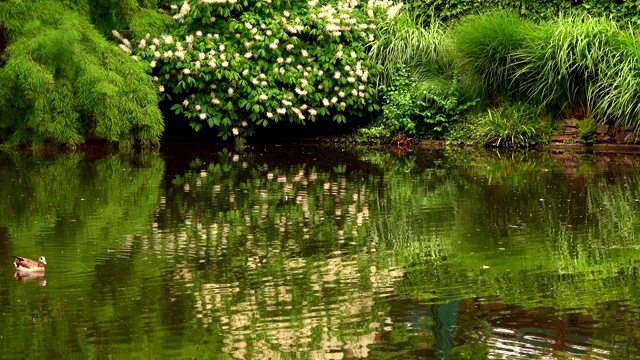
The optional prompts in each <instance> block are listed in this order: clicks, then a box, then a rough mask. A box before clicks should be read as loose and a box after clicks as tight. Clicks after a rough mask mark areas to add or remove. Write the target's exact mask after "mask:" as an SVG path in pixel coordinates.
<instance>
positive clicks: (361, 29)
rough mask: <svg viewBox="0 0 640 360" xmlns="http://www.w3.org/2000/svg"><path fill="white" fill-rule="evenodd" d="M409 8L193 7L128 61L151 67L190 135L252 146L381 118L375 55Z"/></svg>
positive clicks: (261, 3)
mask: <svg viewBox="0 0 640 360" xmlns="http://www.w3.org/2000/svg"><path fill="white" fill-rule="evenodd" d="M400 6H402V4H398V5H394V4H393V3H392V2H391V1H374V0H370V1H369V2H359V1H357V0H346V1H318V0H310V1H308V2H302V1H285V0H258V1H255V0H244V1H237V0H185V1H183V2H180V3H174V4H173V5H171V6H170V8H168V9H166V11H167V12H168V13H169V14H171V15H172V16H173V19H174V20H175V27H174V29H173V30H172V32H171V33H170V34H157V36H155V37H154V36H151V35H147V36H146V37H145V38H143V39H140V40H136V41H135V42H134V43H133V44H132V43H131V42H130V41H129V40H127V39H125V38H124V37H122V36H121V35H120V34H119V33H117V32H114V35H115V36H116V37H117V38H118V39H119V40H120V47H121V48H122V49H123V51H126V52H127V53H130V54H132V55H133V56H135V57H136V58H137V59H139V61H141V62H143V64H145V66H148V70H149V72H150V73H151V74H152V76H153V78H154V80H155V82H156V84H157V89H158V92H160V93H161V96H162V97H163V98H165V99H168V100H170V101H172V102H173V103H174V105H173V107H172V110H174V111H175V112H176V113H178V114H184V116H185V117H186V118H188V119H189V120H190V124H191V126H192V127H193V128H194V129H195V130H199V129H200V128H201V127H202V126H203V125H207V126H210V127H216V128H218V129H219V136H221V137H222V138H223V139H226V138H228V137H230V136H240V137H245V136H248V135H251V134H253V133H254V132H255V128H256V127H257V126H267V125H268V124H269V123H270V122H272V121H275V122H277V121H282V120H289V121H291V122H296V123H301V124H304V123H306V122H307V121H315V120H316V119H318V118H319V117H326V118H332V119H333V120H334V121H337V122H345V121H346V118H347V116H363V115H364V114H365V112H367V111H369V112H370V111H373V110H374V109H378V105H377V102H378V99H377V96H376V84H375V82H376V81H375V80H376V76H377V75H378V73H379V72H380V69H379V68H378V67H377V66H375V65H373V64H372V62H371V61H370V60H369V58H368V56H367V53H366V49H367V45H368V44H370V43H372V42H374V41H375V40H376V35H377V32H376V28H377V26H378V25H379V24H380V23H381V22H383V21H387V20H388V19H389V18H392V17H393V16H395V14H396V12H397V11H398V9H399V8H400Z"/></svg>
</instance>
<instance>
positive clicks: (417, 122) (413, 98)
mask: <svg viewBox="0 0 640 360" xmlns="http://www.w3.org/2000/svg"><path fill="white" fill-rule="evenodd" d="M382 95H383V98H384V99H385V104H384V105H383V106H382V110H383V114H382V117H381V120H380V122H379V123H376V124H374V126H372V127H370V128H366V129H362V130H361V134H363V135H364V136H365V137H373V138H375V137H378V138H382V139H383V140H386V139H389V138H391V137H393V136H394V135H396V134H405V135H409V136H412V135H415V134H416V133H421V134H423V135H431V136H442V134H443V133H446V132H447V130H448V128H449V127H450V126H451V125H452V124H455V123H456V122H458V121H459V120H460V118H461V116H462V115H464V114H466V113H467V112H468V110H469V108H470V107H472V106H474V105H475V103H476V102H477V101H476V100H469V99H467V98H466V97H464V96H463V95H462V94H461V86H460V83H459V82H458V78H457V76H454V77H453V79H452V80H451V81H450V82H448V83H446V82H443V81H419V80H417V79H416V78H415V77H414V76H411V75H410V74H408V73H407V70H406V67H405V66H397V67H396V68H395V72H394V73H393V74H391V85H389V86H383V87H382Z"/></svg>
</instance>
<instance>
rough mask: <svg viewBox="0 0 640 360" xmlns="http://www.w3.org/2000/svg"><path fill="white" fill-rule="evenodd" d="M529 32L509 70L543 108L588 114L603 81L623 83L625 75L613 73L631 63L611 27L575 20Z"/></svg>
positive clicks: (605, 88) (597, 20)
mask: <svg viewBox="0 0 640 360" xmlns="http://www.w3.org/2000/svg"><path fill="white" fill-rule="evenodd" d="M532 30H533V31H531V32H529V33H528V34H527V44H526V46H524V47H522V49H521V50H520V51H519V53H518V55H517V59H518V61H517V62H516V63H515V66H514V67H515V68H517V69H518V71H517V74H516V76H517V78H518V79H519V80H521V81H520V83H521V84H522V86H523V90H524V91H525V92H526V93H527V94H528V96H529V97H530V98H531V99H533V100H534V101H535V102H536V103H538V104H540V105H541V106H542V107H545V108H548V109H549V108H550V109H558V110H561V112H565V115H570V114H566V113H567V112H573V113H575V112H578V113H581V114H587V113H589V112H590V111H591V110H592V109H594V108H595V107H596V106H597V104H598V103H599V101H600V100H601V99H602V98H603V96H606V93H607V92H608V91H609V88H610V86H608V85H605V84H606V83H608V82H610V80H609V79H607V77H609V76H612V75H614V74H615V77H616V78H617V77H623V78H628V75H629V72H628V71H623V72H622V73H618V71H619V69H620V68H621V64H622V63H626V62H627V61H629V60H630V59H629V56H628V54H625V53H624V52H622V51H621V50H622V45H623V41H622V37H623V36H624V32H623V31H621V30H620V29H619V28H618V26H617V25H616V23H615V22H613V21H611V20H608V19H604V18H591V17H588V16H575V17H571V18H563V19H559V20H556V21H553V22H550V23H546V24H544V25H543V26H539V27H536V28H533V29H532ZM611 69H615V70H614V71H615V72H614V73H612V72H611V71H610V70H611ZM605 113H606V111H605V112H603V113H601V115H603V116H607V114H605Z"/></svg>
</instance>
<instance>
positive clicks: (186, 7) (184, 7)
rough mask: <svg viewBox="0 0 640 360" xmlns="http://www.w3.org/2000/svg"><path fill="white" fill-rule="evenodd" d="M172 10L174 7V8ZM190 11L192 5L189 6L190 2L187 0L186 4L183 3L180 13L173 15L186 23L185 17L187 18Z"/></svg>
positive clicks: (185, 0)
mask: <svg viewBox="0 0 640 360" xmlns="http://www.w3.org/2000/svg"><path fill="white" fill-rule="evenodd" d="M172 8H174V7H173V6H172ZM189 11H191V5H189V2H188V1H187V0H184V3H182V6H181V7H180V12H178V13H177V14H175V15H173V18H174V19H175V20H178V21H180V22H184V17H185V16H187V14H188V13H189Z"/></svg>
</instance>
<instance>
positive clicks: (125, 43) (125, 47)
mask: <svg viewBox="0 0 640 360" xmlns="http://www.w3.org/2000/svg"><path fill="white" fill-rule="evenodd" d="M111 33H112V34H113V36H115V38H116V39H118V40H119V41H120V45H118V47H120V49H122V51H124V52H126V53H127V54H131V42H129V40H127V39H126V38H124V37H123V36H122V35H120V33H119V32H117V31H116V30H113V31H111Z"/></svg>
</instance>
